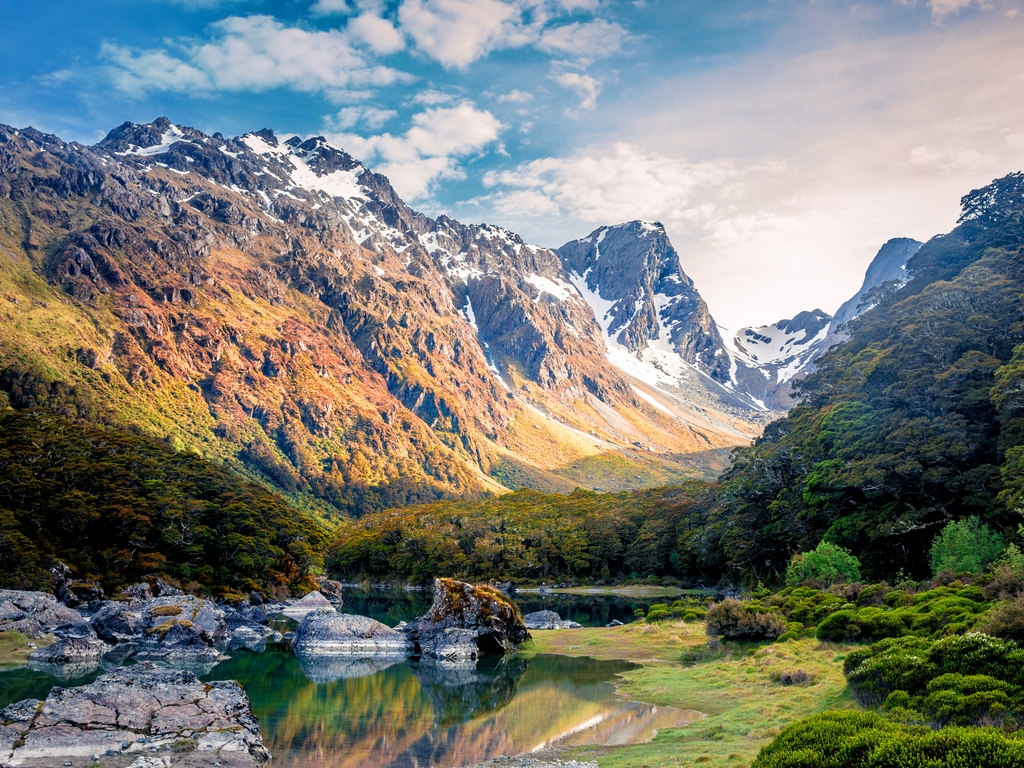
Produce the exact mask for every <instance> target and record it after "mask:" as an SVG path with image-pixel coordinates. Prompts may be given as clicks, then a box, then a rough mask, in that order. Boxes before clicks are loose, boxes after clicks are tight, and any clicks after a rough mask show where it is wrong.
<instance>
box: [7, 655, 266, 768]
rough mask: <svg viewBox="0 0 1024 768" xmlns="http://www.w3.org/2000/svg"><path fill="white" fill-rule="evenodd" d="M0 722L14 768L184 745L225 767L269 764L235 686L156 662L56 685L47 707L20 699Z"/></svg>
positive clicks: (246, 704)
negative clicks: (75, 683) (203, 679)
mask: <svg viewBox="0 0 1024 768" xmlns="http://www.w3.org/2000/svg"><path fill="white" fill-rule="evenodd" d="M0 724H3V725H2V727H0V764H4V765H11V766H17V765H22V764H24V763H32V764H45V762H52V763H56V762H57V761H64V760H72V761H73V760H75V759H81V758H87V757H89V756H92V755H94V754H99V755H111V756H115V755H131V754H134V753H142V752H149V751H151V750H154V749H160V748H166V747H169V746H170V745H172V744H175V743H181V742H192V746H194V752H193V754H194V755H197V756H199V755H205V756H207V757H206V759H207V760H208V761H209V762H210V763H213V762H214V761H219V762H220V763H221V764H222V765H225V766H227V765H231V766H251V767H253V768H255V767H256V766H262V765H264V764H266V762H267V761H268V760H269V759H270V755H269V753H268V752H267V750H266V749H265V748H264V746H263V738H262V734H261V732H260V726H259V723H258V722H257V721H256V718H255V717H253V714H252V709H251V708H250V705H249V699H248V697H247V696H246V695H245V692H244V691H243V690H242V688H241V686H239V685H238V683H236V682H234V681H218V682H212V683H202V682H200V681H199V679H198V678H197V677H196V676H195V675H194V674H192V673H191V672H184V671H180V670H169V669H162V668H159V667H157V666H156V665H154V664H139V665H136V666H133V667H124V668H122V669H118V670H115V671H113V672H110V673H108V674H105V675H102V676H101V677H99V678H98V679H97V680H96V681H95V682H93V683H91V684H89V685H85V686H79V687H76V688H54V689H53V690H51V691H50V694H49V696H47V698H46V701H43V702H40V701H38V700H26V701H22V702H18V703H17V704H14V705H11V706H10V707H7V708H6V709H4V710H3V711H0ZM43 761H45V762H43Z"/></svg>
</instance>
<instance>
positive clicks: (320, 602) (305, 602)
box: [281, 590, 334, 619]
mask: <svg viewBox="0 0 1024 768" xmlns="http://www.w3.org/2000/svg"><path fill="white" fill-rule="evenodd" d="M322 608H323V609H330V610H332V611H333V610H334V606H333V605H331V602H330V601H329V600H328V599H327V598H326V597H324V596H323V595H321V594H320V593H319V592H317V591H316V590H313V591H312V592H310V593H309V594H308V595H306V596H305V597H304V598H302V599H301V600H298V601H296V602H294V603H292V604H291V605H289V606H288V607H286V608H285V609H284V610H283V611H281V613H283V614H284V615H285V616H289V617H291V618H293V619H301V618H302V617H303V616H305V615H306V614H307V613H309V612H310V611H316V610H319V609H322Z"/></svg>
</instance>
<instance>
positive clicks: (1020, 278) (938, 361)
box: [676, 173, 1024, 581]
mask: <svg viewBox="0 0 1024 768" xmlns="http://www.w3.org/2000/svg"><path fill="white" fill-rule="evenodd" d="M961 204H962V206H963V215H962V216H961V218H960V220H959V224H958V226H957V227H956V228H955V229H954V230H953V231H952V232H950V233H949V234H947V235H941V236H937V237H935V238H932V239H931V240H929V241H928V242H927V243H925V244H924V245H922V246H921V247H920V248H919V249H917V248H916V244H914V243H912V242H907V241H897V242H895V243H890V244H888V245H889V246H892V247H891V248H889V251H888V253H889V255H891V256H894V258H893V259H892V260H891V261H892V263H893V264H896V265H897V267H896V268H895V269H902V264H906V277H907V278H908V279H907V282H906V283H905V284H904V285H902V286H900V283H899V281H898V280H897V281H895V282H883V284H882V285H881V286H880V288H879V289H878V290H875V291H873V292H872V294H871V298H870V303H871V304H872V305H873V306H872V307H871V308H870V309H866V310H865V311H863V312H862V313H861V314H860V315H859V316H857V317H856V318H855V319H853V320H851V321H849V322H848V323H847V324H846V325H845V326H844V327H841V328H840V330H841V331H842V332H843V333H844V334H845V335H846V336H847V340H846V341H845V343H842V344H837V345H835V346H834V347H832V348H831V349H830V350H829V351H828V352H827V353H826V354H825V355H824V356H823V357H822V358H821V359H819V360H818V362H817V363H816V370H815V371H814V372H813V373H811V374H809V375H808V376H807V377H806V378H805V379H804V380H802V381H800V382H799V383H798V384H797V388H798V392H799V394H801V395H802V396H803V399H802V401H801V402H800V404H799V405H797V406H796V407H795V408H793V409H792V410H791V411H790V412H789V413H788V415H786V417H785V418H783V419H780V420H779V421H776V422H775V423H773V424H771V425H770V426H769V427H768V428H767V429H766V430H765V432H764V434H763V435H762V436H761V437H760V438H758V440H757V441H756V442H755V443H754V445H753V446H750V447H746V448H740V449H738V450H737V451H736V452H735V453H734V454H733V459H734V460H733V464H732V467H731V468H730V469H729V470H728V471H726V472H725V473H724V474H723V475H722V476H721V478H720V480H719V483H718V488H717V491H716V494H715V500H714V501H713V502H711V503H710V504H709V505H708V508H707V510H706V513H705V514H703V515H700V516H694V517H693V519H691V521H690V522H689V523H688V524H687V525H686V527H685V530H682V531H680V532H679V539H678V541H677V544H676V551H677V552H678V553H679V561H680V563H685V565H682V566H681V567H682V568H683V570H684V571H687V572H689V573H691V574H701V575H702V576H705V577H707V576H708V575H713V574H718V575H719V576H725V577H726V578H737V577H742V578H747V579H756V578H764V579H765V580H766V581H767V580H769V579H778V577H779V575H780V574H781V573H782V572H783V571H784V570H785V568H786V565H787V563H788V562H789V559H790V557H791V556H792V555H793V554H794V553H796V552H806V551H808V550H810V549H813V548H814V547H815V546H816V545H817V543H818V542H820V541H821V540H822V539H825V540H828V541H829V542H831V543H834V544H837V545H840V546H842V547H844V548H847V549H849V550H850V551H852V552H853V553H854V554H855V555H857V557H859V558H860V561H861V563H862V573H863V574H864V577H865V578H866V579H880V578H893V577H895V576H897V575H898V572H899V571H900V570H902V571H903V572H904V574H906V575H909V576H910V577H911V578H922V577H925V576H926V575H929V574H930V573H931V568H930V563H929V557H928V551H929V546H930V544H931V542H932V540H933V538H934V536H935V534H936V533H937V532H938V531H939V530H941V528H942V527H943V526H944V525H946V524H947V523H948V522H950V521H954V520H964V519H968V518H971V517H977V518H979V519H980V520H981V521H982V522H984V523H985V524H987V525H989V526H991V527H992V528H994V529H995V530H996V531H999V532H1000V533H1001V534H1003V535H1006V536H1008V537H1009V540H1010V541H1016V540H1017V539H1016V536H1017V524H1018V523H1019V521H1020V511H1021V509H1022V508H1024V450H1022V446H1024V402H1022V398H1021V396H1020V393H1021V391H1022V388H1024V312H1022V309H1021V302H1020V295H1021V293H1022V292H1024V174H1022V173H1014V174H1010V175H1009V176H1006V177H1004V178H1002V179H998V180H996V181H994V182H993V183H992V184H990V185H988V186H987V187H984V188H982V189H978V190H974V191H973V192H971V193H970V194H968V195H966V196H965V197H964V198H963V199H962V201H961ZM887 247H888V246H887ZM911 249H913V250H914V251H915V252H914V253H913V255H911V256H910V257H909V260H908V261H905V262H903V261H901V259H902V258H903V257H902V255H899V253H900V251H901V250H902V251H903V253H906V252H908V251H910V250H911ZM883 250H884V249H883ZM878 273H879V274H882V275H885V274H889V275H893V274H896V275H897V276H899V274H900V273H899V272H897V271H894V270H890V271H888V273H886V271H885V270H879V271H878ZM844 328H845V330H844Z"/></svg>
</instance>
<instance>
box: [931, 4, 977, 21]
mask: <svg viewBox="0 0 1024 768" xmlns="http://www.w3.org/2000/svg"><path fill="white" fill-rule="evenodd" d="M976 4H979V5H980V4H981V3H980V2H979V0H928V7H929V8H931V9H932V17H933V18H936V19H940V18H942V17H943V16H948V15H949V14H951V13H959V12H960V11H962V10H963V9H964V8H967V7H969V6H971V5H976Z"/></svg>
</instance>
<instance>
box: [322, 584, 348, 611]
mask: <svg viewBox="0 0 1024 768" xmlns="http://www.w3.org/2000/svg"><path fill="white" fill-rule="evenodd" d="M343 589H344V587H343V586H342V584H341V582H340V581H332V580H331V579H324V581H322V582H321V583H320V593H321V594H322V595H323V596H324V597H326V598H327V599H328V600H329V601H330V602H331V605H333V606H334V607H335V608H341V606H342V605H343V604H344V599H343V597H342V590H343Z"/></svg>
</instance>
